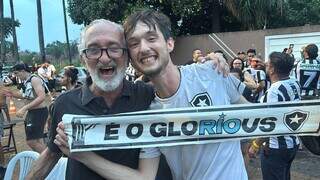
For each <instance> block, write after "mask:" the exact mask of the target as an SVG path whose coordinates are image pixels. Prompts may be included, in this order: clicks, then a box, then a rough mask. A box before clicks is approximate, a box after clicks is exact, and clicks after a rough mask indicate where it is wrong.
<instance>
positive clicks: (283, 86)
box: [248, 52, 301, 180]
mask: <svg viewBox="0 0 320 180" xmlns="http://www.w3.org/2000/svg"><path fill="white" fill-rule="evenodd" d="M293 63H294V59H293V58H292V57H291V56H289V55H288V54H284V53H280V52H273V53H271V54H270V55H269V60H268V62H267V73H268V75H269V76H270V80H271V86H270V88H269V89H268V90H267V92H266V94H265V95H264V96H263V97H262V98H261V100H260V102H261V103H265V102H267V103H273V102H281V101H300V100H301V96H300V85H299V82H298V81H297V80H296V79H294V78H290V77H289V74H290V71H291V69H292V68H293ZM291 123H297V122H294V121H291ZM298 145H299V139H298V138H297V137H296V136H289V135H286V136H278V137H269V138H262V139H256V140H254V141H253V142H252V145H251V146H250V148H249V151H248V153H249V156H250V157H254V156H255V155H256V154H257V152H258V151H259V149H260V147H262V148H261V150H262V151H261V170H262V176H263V179H264V180H269V179H270V180H289V179H290V167H291V163H292V161H293V160H294V158H295V155H296V152H297V149H298Z"/></svg>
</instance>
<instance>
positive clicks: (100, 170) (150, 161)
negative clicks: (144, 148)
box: [71, 152, 159, 180]
mask: <svg viewBox="0 0 320 180" xmlns="http://www.w3.org/2000/svg"><path fill="white" fill-rule="evenodd" d="M74 154H76V155H72V156H71V157H72V158H74V159H75V160H77V161H80V162H81V163H83V164H84V165H85V166H87V167H88V168H90V169H91V170H93V171H95V172H96V173H97V174H99V175H100V176H102V177H104V178H106V179H115V180H116V179H117V180H121V179H123V180H127V179H130V180H141V179H144V180H154V179H155V177H156V174H157V170H158V164H159V157H155V158H147V159H143V158H140V160H139V169H132V168H129V167H127V166H123V165H120V164H117V163H113V162H111V161H109V160H107V159H104V158H102V157H101V156H99V155H97V154H95V153H93V152H81V153H74Z"/></svg>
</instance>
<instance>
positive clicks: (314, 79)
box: [296, 59, 320, 96]
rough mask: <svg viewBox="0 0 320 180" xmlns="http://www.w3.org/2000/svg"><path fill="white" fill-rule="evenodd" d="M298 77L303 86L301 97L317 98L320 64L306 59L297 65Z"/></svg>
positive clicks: (314, 60)
mask: <svg viewBox="0 0 320 180" xmlns="http://www.w3.org/2000/svg"><path fill="white" fill-rule="evenodd" d="M296 76H297V79H298V81H299V82H300V85H301V96H316V92H317V89H320V87H319V80H320V62H319V61H318V60H316V59H313V60H309V59H304V60H302V61H300V62H299V63H298V64H297V68H296Z"/></svg>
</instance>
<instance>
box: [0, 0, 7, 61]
mask: <svg viewBox="0 0 320 180" xmlns="http://www.w3.org/2000/svg"><path fill="white" fill-rule="evenodd" d="M4 40H5V39H4V18H3V0H0V43H1V45H0V58H1V62H2V63H3V64H4V63H5V61H6V54H5V48H6V47H5V42H4Z"/></svg>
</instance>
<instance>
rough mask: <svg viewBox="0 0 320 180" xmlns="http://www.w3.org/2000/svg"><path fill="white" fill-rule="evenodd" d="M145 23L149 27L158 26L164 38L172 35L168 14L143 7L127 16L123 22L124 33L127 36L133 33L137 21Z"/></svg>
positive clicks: (154, 27) (166, 38)
mask: <svg viewBox="0 0 320 180" xmlns="http://www.w3.org/2000/svg"><path fill="white" fill-rule="evenodd" d="M140 21H141V22H142V23H145V24H146V25H147V26H148V27H149V29H154V30H155V29H156V27H158V28H159V30H160V32H161V33H162V35H163V37H164V39H165V40H168V39H169V38H170V37H172V33H171V22H170V19H169V18H168V16H166V15H165V14H163V13H161V12H157V11H155V10H152V9H144V10H139V11H137V12H135V13H134V14H132V15H130V16H128V17H127V19H126V20H125V22H124V24H123V28H124V34H125V35H126V36H128V35H129V34H131V33H133V31H134V30H135V28H136V25H137V23H138V22H140Z"/></svg>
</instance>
